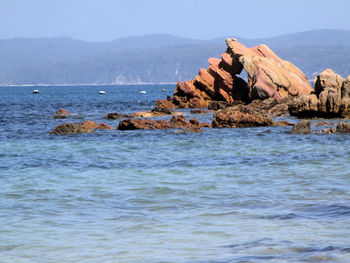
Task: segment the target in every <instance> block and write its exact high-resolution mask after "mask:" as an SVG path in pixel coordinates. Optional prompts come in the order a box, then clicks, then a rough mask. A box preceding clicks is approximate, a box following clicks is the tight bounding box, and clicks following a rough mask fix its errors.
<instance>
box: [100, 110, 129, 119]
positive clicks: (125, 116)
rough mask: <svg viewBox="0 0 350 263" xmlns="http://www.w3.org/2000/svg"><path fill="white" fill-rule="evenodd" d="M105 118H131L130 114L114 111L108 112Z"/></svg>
mask: <svg viewBox="0 0 350 263" xmlns="http://www.w3.org/2000/svg"><path fill="white" fill-rule="evenodd" d="M105 118H106V119H108V120H118V119H125V118H130V116H129V115H126V114H120V113H117V112H112V113H108V114H107V115H106V116H105Z"/></svg>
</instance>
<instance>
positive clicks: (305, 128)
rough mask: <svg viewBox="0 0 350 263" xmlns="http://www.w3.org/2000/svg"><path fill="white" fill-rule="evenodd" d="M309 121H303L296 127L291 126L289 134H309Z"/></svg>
mask: <svg viewBox="0 0 350 263" xmlns="http://www.w3.org/2000/svg"><path fill="white" fill-rule="evenodd" d="M310 124H311V123H310V121H307V120H303V121H301V122H299V123H298V124H297V125H295V126H293V128H292V130H291V132H290V133H291V134H310V133H311V128H310Z"/></svg>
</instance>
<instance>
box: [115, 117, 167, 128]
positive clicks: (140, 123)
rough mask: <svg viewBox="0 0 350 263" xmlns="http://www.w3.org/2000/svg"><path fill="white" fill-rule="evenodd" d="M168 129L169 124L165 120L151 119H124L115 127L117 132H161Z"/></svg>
mask: <svg viewBox="0 0 350 263" xmlns="http://www.w3.org/2000/svg"><path fill="white" fill-rule="evenodd" d="M169 128H170V124H169V123H168V122H167V121H166V120H151V119H126V120H122V121H121V122H120V123H119V125H118V127H117V129H118V130H140V129H142V130H144V129H152V130H162V129H169Z"/></svg>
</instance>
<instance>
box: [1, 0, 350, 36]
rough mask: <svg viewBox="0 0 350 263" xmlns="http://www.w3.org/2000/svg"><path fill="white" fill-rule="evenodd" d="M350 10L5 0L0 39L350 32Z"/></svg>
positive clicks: (216, 0)
mask: <svg viewBox="0 0 350 263" xmlns="http://www.w3.org/2000/svg"><path fill="white" fill-rule="evenodd" d="M349 10H350V0H0V38H1V39H3V38H12V37H52V36H54V37H59V36H67V37H72V38H75V39H82V40H89V41H105V40H113V39H116V38H121V37H127V36H135V35H146V34H152V33H167V34H172V35H177V36H183V37H190V38H198V39H210V38H215V37H221V36H241V37H249V38H256V37H269V36H276V35H281V34H286V33H292V32H299V31H307V30H313V29H322V28H331V29H346V30H350V16H349V12H350V11H349Z"/></svg>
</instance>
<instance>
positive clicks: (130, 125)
mask: <svg viewBox="0 0 350 263" xmlns="http://www.w3.org/2000/svg"><path fill="white" fill-rule="evenodd" d="M202 127H210V124H208V123H206V122H203V123H200V122H199V121H198V120H197V119H191V120H190V121H189V122H188V121H187V120H186V118H185V117H184V116H173V117H172V118H171V120H170V121H169V122H168V121H166V120H151V119H127V120H123V121H121V122H120V123H119V125H118V130H137V129H153V130H162V129H188V131H190V130H191V131H192V132H194V131H195V130H198V129H200V128H202Z"/></svg>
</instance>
